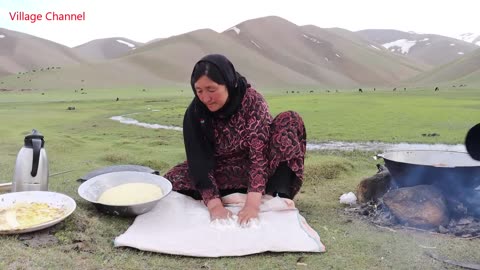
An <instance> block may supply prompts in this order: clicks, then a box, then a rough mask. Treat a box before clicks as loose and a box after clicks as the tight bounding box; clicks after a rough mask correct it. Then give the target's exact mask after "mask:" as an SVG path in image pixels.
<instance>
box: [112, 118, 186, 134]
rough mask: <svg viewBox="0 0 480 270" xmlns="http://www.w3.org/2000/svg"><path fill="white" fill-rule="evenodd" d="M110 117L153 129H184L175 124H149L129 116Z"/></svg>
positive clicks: (121, 121)
mask: <svg viewBox="0 0 480 270" xmlns="http://www.w3.org/2000/svg"><path fill="white" fill-rule="evenodd" d="M110 119H112V120H114V121H118V122H120V123H122V124H127V125H137V126H140V127H144V128H153V129H170V130H177V131H182V128H181V127H175V126H165V125H159V124H149V123H142V122H139V121H138V120H135V119H133V118H128V117H124V116H112V117H110Z"/></svg>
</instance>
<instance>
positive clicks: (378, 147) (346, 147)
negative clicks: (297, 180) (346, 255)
mask: <svg viewBox="0 0 480 270" xmlns="http://www.w3.org/2000/svg"><path fill="white" fill-rule="evenodd" d="M130 115H131V114H130ZM110 119H112V120H114V121H118V122H120V123H123V124H127V125H137V126H140V127H144V128H153V129H168V130H177V131H182V128H181V127H176V126H166V125H159V124H150V123H142V122H139V121H138V120H135V119H133V118H129V117H125V116H112V117H110ZM307 150H309V151H312V150H340V151H353V150H359V151H404V150H441V151H458V152H466V151H467V150H466V148H465V145H463V144H425V143H382V142H339V141H330V142H321V143H307Z"/></svg>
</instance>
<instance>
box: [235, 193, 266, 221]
mask: <svg viewBox="0 0 480 270" xmlns="http://www.w3.org/2000/svg"><path fill="white" fill-rule="evenodd" d="M261 199H262V193H260V192H249V193H248V194H247V201H246V202H245V206H243V209H242V210H240V212H238V222H239V223H240V225H246V224H247V223H248V222H249V221H250V220H252V219H255V218H258V213H259V212H260V202H261Z"/></svg>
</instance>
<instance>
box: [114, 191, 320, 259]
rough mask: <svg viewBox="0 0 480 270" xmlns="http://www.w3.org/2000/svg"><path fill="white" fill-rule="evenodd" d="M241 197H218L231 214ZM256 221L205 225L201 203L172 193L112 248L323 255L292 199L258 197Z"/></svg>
mask: <svg viewBox="0 0 480 270" xmlns="http://www.w3.org/2000/svg"><path fill="white" fill-rule="evenodd" d="M245 198H246V195H245V194H240V193H235V194H231V195H228V196H225V197H223V198H222V201H223V203H224V204H225V205H226V206H227V208H228V209H229V210H231V211H232V212H233V213H234V214H236V213H238V211H240V210H241V207H242V205H243V203H244V202H245ZM260 211H261V212H260V214H259V220H258V221H257V222H254V223H252V224H251V225H250V226H248V227H241V226H239V225H237V224H236V223H232V222H231V221H226V222H225V223H222V222H218V221H214V222H210V215H209V213H208V210H207V208H206V207H205V205H204V204H203V202H202V201H197V200H194V199H192V198H190V197H188V196H185V195H183V194H180V193H178V192H174V191H172V192H171V193H170V194H169V195H168V196H166V197H165V198H163V199H162V200H160V202H159V203H158V204H157V205H156V206H155V207H154V208H153V209H152V210H151V211H149V212H147V213H145V214H143V215H140V216H137V218H136V219H135V221H134V222H133V224H132V225H131V226H130V227H129V228H128V229H127V231H126V232H125V233H123V234H122V235H120V236H118V237H117V238H116V239H115V242H114V245H115V247H122V246H128V247H133V248H136V249H139V250H145V251H152V252H160V253H167V254H176V255H186V256H195V257H221V256H243V255H248V254H254V253H260V252H265V251H274V252H284V251H287V252H324V251H325V246H324V245H323V244H322V242H321V241H320V237H319V235H318V234H317V232H316V231H315V230H313V229H312V228H311V227H310V226H309V225H308V224H307V222H306V221H305V219H304V218H303V217H302V216H301V215H300V213H299V212H298V210H297V209H296V208H295V205H294V203H293V201H292V200H289V199H282V198H279V197H275V198H273V197H272V196H263V198H262V204H261V206H260Z"/></svg>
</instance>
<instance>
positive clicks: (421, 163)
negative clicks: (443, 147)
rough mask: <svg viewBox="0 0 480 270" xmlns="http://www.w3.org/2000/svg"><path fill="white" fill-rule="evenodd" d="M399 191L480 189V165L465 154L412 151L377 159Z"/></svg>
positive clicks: (393, 152)
mask: <svg viewBox="0 0 480 270" xmlns="http://www.w3.org/2000/svg"><path fill="white" fill-rule="evenodd" d="M377 156H378V157H382V158H383V160H384V161H385V166H386V167H387V168H388V170H389V171H390V174H391V176H392V179H393V181H394V183H395V184H396V185H397V186H398V187H409V186H416V185H420V184H426V185H436V186H439V187H441V188H442V189H444V190H450V191H452V192H454V193H463V191H464V190H466V189H467V190H473V189H475V188H476V187H478V186H479V185H480V161H476V160H474V159H472V158H471V157H470V155H469V154H467V153H464V152H453V151H433V150H412V151H392V152H386V153H383V154H379V155H377Z"/></svg>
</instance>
